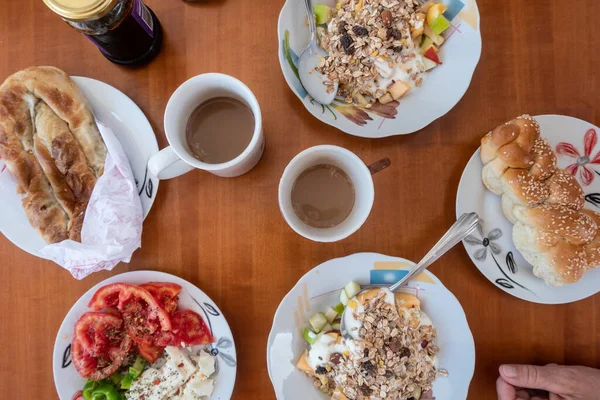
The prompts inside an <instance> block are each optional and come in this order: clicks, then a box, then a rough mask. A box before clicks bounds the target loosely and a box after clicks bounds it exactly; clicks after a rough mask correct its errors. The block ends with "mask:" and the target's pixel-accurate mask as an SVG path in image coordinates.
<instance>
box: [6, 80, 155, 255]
mask: <svg viewBox="0 0 600 400" xmlns="http://www.w3.org/2000/svg"><path fill="white" fill-rule="evenodd" d="M71 79H73V81H75V83H76V84H77V86H79V88H80V89H81V91H82V93H83V95H84V96H85V98H86V99H87V101H88V103H89V105H90V108H91V109H92V112H93V113H94V116H95V117H96V119H98V121H100V122H102V123H103V124H105V125H106V126H108V127H109V128H111V129H112V131H113V132H114V134H115V136H116V137H117V138H118V139H119V141H120V142H121V145H122V146H123V150H124V151H125V154H127V157H128V159H129V164H130V166H131V170H132V172H133V176H134V178H135V182H136V185H137V189H138V193H139V195H140V200H141V203H142V210H143V213H144V217H146V216H147V215H148V213H149V212H150V209H151V208H152V205H153V204H154V200H155V199H156V193H157V190H158V183H159V181H158V179H157V178H156V177H155V176H153V175H152V174H151V173H150V171H148V169H147V168H146V166H147V164H148V159H149V158H150V156H152V155H153V154H155V153H157V152H158V143H157V141H156V137H155V135H154V130H153V129H152V126H150V122H149V121H148V119H147V118H146V116H145V115H144V113H143V112H142V110H140V108H139V107H138V106H137V105H136V104H135V103H134V102H133V100H131V99H130V98H129V97H127V95H125V94H124V93H123V92H121V91H119V90H118V89H115V88H114V87H112V86H110V85H108V84H106V83H104V82H101V81H98V80H96V79H91V78H85V77H79V76H74V77H71ZM0 171H1V172H0V173H2V174H8V173H9V172H8V170H6V169H5V168H4V164H3V163H2V160H0ZM15 185H16V183H15ZM8 194H9V195H8V196H3V197H2V199H1V202H0V204H1V205H2V208H3V210H4V212H2V213H1V214H0V231H1V232H2V234H4V236H6V238H7V239H8V240H10V241H11V242H13V243H14V244H15V245H17V246H18V247H20V248H21V249H22V250H25V251H26V252H28V253H30V254H33V255H36V256H39V254H38V250H40V249H41V248H43V247H45V246H46V245H47V244H46V242H44V239H42V237H41V236H40V235H39V234H38V233H37V231H36V230H35V229H34V228H33V227H32V226H31V224H30V223H29V220H28V218H27V215H26V214H25V211H24V210H23V208H22V207H21V196H20V195H19V194H17V192H16V190H9V191H8Z"/></svg>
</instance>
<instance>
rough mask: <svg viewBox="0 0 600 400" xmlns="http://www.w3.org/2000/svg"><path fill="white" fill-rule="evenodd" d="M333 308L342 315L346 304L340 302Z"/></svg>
mask: <svg viewBox="0 0 600 400" xmlns="http://www.w3.org/2000/svg"><path fill="white" fill-rule="evenodd" d="M333 309H334V310H335V311H336V312H337V313H338V315H342V314H343V313H344V305H343V304H342V303H339V304H338V305H336V306H335V307H333Z"/></svg>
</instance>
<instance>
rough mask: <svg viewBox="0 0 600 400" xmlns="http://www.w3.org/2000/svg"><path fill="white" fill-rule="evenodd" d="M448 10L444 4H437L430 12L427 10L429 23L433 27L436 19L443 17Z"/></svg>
mask: <svg viewBox="0 0 600 400" xmlns="http://www.w3.org/2000/svg"><path fill="white" fill-rule="evenodd" d="M446 10H447V7H446V6H445V5H444V4H443V3H437V4H434V5H432V6H431V7H430V8H429V10H427V23H428V24H429V25H431V22H433V20H434V19H436V18H437V17H438V16H440V15H442V14H443V12H444V11H446Z"/></svg>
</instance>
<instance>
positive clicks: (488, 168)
mask: <svg viewBox="0 0 600 400" xmlns="http://www.w3.org/2000/svg"><path fill="white" fill-rule="evenodd" d="M481 160H482V161H483V163H484V167H483V170H482V180H483V183H484V184H485V186H486V187H487V188H488V189H489V190H490V191H492V192H493V193H495V194H498V195H501V196H502V211H503V213H504V215H506V217H507V218H508V220H509V221H510V222H511V223H513V224H514V227H513V242H514V243H515V246H516V247H517V249H518V250H519V252H520V253H521V254H522V255H523V257H524V258H525V259H526V260H527V261H528V262H529V263H530V264H531V265H533V273H534V274H535V275H536V276H538V277H540V278H542V279H543V280H544V281H545V282H546V283H548V284H549V285H553V286H560V285H563V284H567V283H574V282H577V281H578V280H580V279H581V278H582V276H583V274H584V272H585V271H586V270H587V269H591V268H594V267H596V266H598V265H599V264H600V234H599V227H600V214H598V213H595V212H594V211H591V210H583V206H584V203H585V199H584V193H583V189H582V188H581V186H580V185H579V182H577V179H576V178H575V177H574V176H573V175H571V174H569V173H568V172H567V171H565V170H562V169H559V168H557V166H556V155H555V154H554V151H553V150H552V148H551V147H550V145H549V144H548V142H547V141H546V140H545V139H543V138H541V137H540V128H539V125H538V124H537V122H536V121H535V119H533V118H532V117H530V116H529V115H523V116H521V117H518V118H516V119H514V120H512V121H509V122H507V123H505V124H502V125H500V126H498V127H496V128H495V129H494V130H492V131H491V132H489V133H488V134H487V135H485V136H484V137H483V138H482V140H481Z"/></svg>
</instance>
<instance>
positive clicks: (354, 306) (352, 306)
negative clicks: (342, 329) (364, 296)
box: [348, 300, 358, 310]
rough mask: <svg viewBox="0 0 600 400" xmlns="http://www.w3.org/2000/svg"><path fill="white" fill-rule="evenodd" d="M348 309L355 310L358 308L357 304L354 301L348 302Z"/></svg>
mask: <svg viewBox="0 0 600 400" xmlns="http://www.w3.org/2000/svg"><path fill="white" fill-rule="evenodd" d="M348 307H350V308H351V309H353V310H354V309H356V307H358V303H357V302H356V300H350V301H348Z"/></svg>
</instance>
